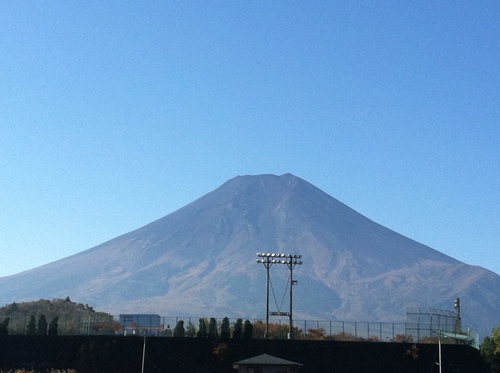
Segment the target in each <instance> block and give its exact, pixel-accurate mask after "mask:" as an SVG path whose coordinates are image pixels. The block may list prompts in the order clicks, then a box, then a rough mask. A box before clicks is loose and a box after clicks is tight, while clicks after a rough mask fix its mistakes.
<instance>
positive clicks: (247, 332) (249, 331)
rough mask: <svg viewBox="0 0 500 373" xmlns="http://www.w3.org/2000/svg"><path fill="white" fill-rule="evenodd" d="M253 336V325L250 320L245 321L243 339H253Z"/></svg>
mask: <svg viewBox="0 0 500 373" xmlns="http://www.w3.org/2000/svg"><path fill="white" fill-rule="evenodd" d="M252 336H253V325H252V323H251V322H250V321H249V320H245V325H244V326H243V339H252Z"/></svg>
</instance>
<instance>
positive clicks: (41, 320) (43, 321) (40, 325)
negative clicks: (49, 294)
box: [36, 313, 48, 335]
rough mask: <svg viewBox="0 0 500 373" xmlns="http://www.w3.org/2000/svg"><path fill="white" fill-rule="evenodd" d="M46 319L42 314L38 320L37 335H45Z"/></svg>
mask: <svg viewBox="0 0 500 373" xmlns="http://www.w3.org/2000/svg"><path fill="white" fill-rule="evenodd" d="M47 326H48V325H47V319H46V318H45V315H44V314H43V313H42V314H41V315H40V317H39V318H38V327H37V328H36V331H37V335H47Z"/></svg>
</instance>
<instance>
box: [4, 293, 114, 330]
mask: <svg viewBox="0 0 500 373" xmlns="http://www.w3.org/2000/svg"><path fill="white" fill-rule="evenodd" d="M0 324H1V326H0V334H31V335H46V334H75V333H77V334H79V333H85V332H89V331H92V332H94V333H95V332H104V331H110V330H113V329H114V328H115V327H116V324H115V323H114V320H113V317H112V316H111V315H110V314H108V313H105V312H97V311H95V310H94V309H93V308H92V307H91V306H89V305H88V304H82V303H76V302H73V301H71V300H70V299H69V297H67V298H66V299H53V300H47V299H40V300H37V301H32V302H22V303H16V302H14V303H11V304H9V305H6V306H4V307H1V308H0Z"/></svg>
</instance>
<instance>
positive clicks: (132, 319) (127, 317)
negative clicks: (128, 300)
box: [120, 313, 162, 333]
mask: <svg viewBox="0 0 500 373" xmlns="http://www.w3.org/2000/svg"><path fill="white" fill-rule="evenodd" d="M120 324H121V326H122V327H123V330H124V331H127V330H130V331H131V332H132V333H135V331H137V330H141V331H146V332H149V331H155V332H157V331H159V330H160V329H161V327H162V325H161V317H160V316H159V315H153V314H144V313H135V314H120Z"/></svg>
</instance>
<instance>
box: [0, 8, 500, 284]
mask: <svg viewBox="0 0 500 373" xmlns="http://www.w3.org/2000/svg"><path fill="white" fill-rule="evenodd" d="M499 19H500V2H498V1H496V0H493V1H481V2H473V1H455V0H453V1H451V0H449V1H446V0H444V1H425V0H424V1H401V0H394V1H380V0H377V1H370V0H366V1H365V0H363V1H361V0H359V1H314V0H313V1H294V0H286V1H268V0H265V1H264V0H263V1H258V0H252V1H243V0H242V1H239V0H231V1H229V0H227V1H201V0H198V1H189V0H182V1H139V2H129V1H122V0H120V1H92V0H86V1H38V2H37V1H10V0H9V1H2V2H0V250H1V261H0V276H5V275H9V274H14V273H18V272H20V271H23V270H27V269H31V268H34V267H37V266H39V265H42V264H45V263H48V262H51V261H54V260H57V259H60V258H64V257H67V256H69V255H72V254H75V253H77V252H80V251H83V250H86V249H89V248H91V247H93V246H95V245H97V244H100V243H102V242H105V241H107V240H109V239H111V238H114V237H116V236H118V235H120V234H123V233H126V232H128V231H131V230H133V229H135V228H139V227H141V226H143V225H145V224H147V223H149V222H151V221H153V220H155V219H158V218H160V217H162V216H164V215H167V214H169V213H171V212H173V211H175V210H177V209H178V208H180V207H182V206H184V205H186V204H188V203H189V202H192V201H193V200H195V199H196V198H198V197H201V196H202V195H204V194H206V193H208V192H210V191H211V190H213V189H215V188H217V187H218V186H220V185H221V184H222V183H224V182H225V181H227V180H228V179H230V178H232V177H234V176H237V175H244V174H261V173H273V174H283V173H287V172H290V173H293V174H294V175H296V176H299V177H301V178H303V179H305V180H307V181H309V182H311V183H312V184H314V185H315V186H317V187H319V188H320V189H322V190H323V191H325V192H327V193H328V194H330V195H331V196H333V197H335V198H337V199H339V200H340V201H342V202H344V203H345V204H347V205H348V206H350V207H352V208H354V209H355V210H357V211H358V212H360V213H362V214H363V215H365V216H367V217H369V218H370V219H372V220H374V221H376V222H378V223H380V224H382V225H384V226H386V227H388V228H390V229H392V230H395V231H396V232H399V233H401V234H404V235H405V236H408V237H410V238H412V239H414V240H417V241H419V242H421V243H423V244H426V245H428V246H431V247H433V248H435V249H437V250H439V251H441V252H443V253H445V254H448V255H450V256H452V257H454V258H456V259H459V260H461V261H464V262H466V263H468V264H474V265H480V266H483V267H485V268H487V269H490V270H492V271H494V272H496V273H500V260H499V257H500V22H499Z"/></svg>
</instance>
